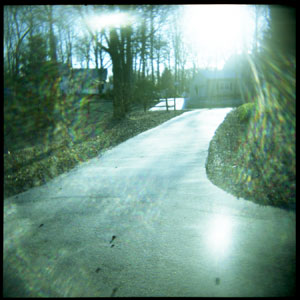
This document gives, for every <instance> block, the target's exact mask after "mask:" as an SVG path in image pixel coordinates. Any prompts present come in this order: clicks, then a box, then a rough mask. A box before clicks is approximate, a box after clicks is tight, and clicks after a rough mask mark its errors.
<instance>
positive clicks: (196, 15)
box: [74, 4, 255, 75]
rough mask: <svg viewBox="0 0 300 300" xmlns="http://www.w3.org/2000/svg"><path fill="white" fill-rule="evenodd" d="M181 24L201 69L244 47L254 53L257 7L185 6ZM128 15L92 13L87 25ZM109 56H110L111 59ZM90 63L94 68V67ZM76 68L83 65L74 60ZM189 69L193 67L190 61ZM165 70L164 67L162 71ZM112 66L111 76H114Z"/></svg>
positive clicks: (118, 21) (105, 23)
mask: <svg viewBox="0 0 300 300" xmlns="http://www.w3.org/2000/svg"><path fill="white" fill-rule="evenodd" d="M183 7H184V9H183V13H182V14H181V18H179V20H178V22H179V26H180V28H181V29H182V32H183V39H184V42H185V43H186V45H187V48H188V49H189V56H190V61H192V60H194V61H196V65H197V66H198V67H199V68H218V69H222V68H223V65H224V63H225V61H226V60H227V59H228V58H229V57H230V56H231V55H232V54H234V53H241V52H242V50H245V51H247V52H248V53H251V48H252V45H253V38H254V32H255V21H254V18H253V7H252V6H249V5H232V4H226V5H216V4H211V5H196V4H193V5H183ZM127 20H128V18H126V15H124V14H118V15H106V16H105V15H102V16H99V15H98V16H97V15H93V16H90V17H89V19H88V20H87V24H88V25H89V26H90V28H91V29H92V30H95V29H98V30H99V29H100V28H101V27H105V26H119V25H120V24H124V23H126V21H127ZM107 59H109V58H107ZM93 64H94V63H93V62H91V63H90V67H94V65H93ZM74 67H80V64H78V63H76V62H75V61H74ZM186 67H187V68H191V67H192V63H191V62H190V63H188V64H187V66H186ZM162 69H163V66H162V68H161V70H162ZM111 73H112V72H111V69H109V75H111Z"/></svg>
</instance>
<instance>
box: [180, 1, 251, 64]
mask: <svg viewBox="0 0 300 300" xmlns="http://www.w3.org/2000/svg"><path fill="white" fill-rule="evenodd" d="M182 29H183V32H184V36H185V39H186V42H187V43H188V44H189V45H190V47H191V48H190V49H191V51H192V52H193V53H196V54H197V57H198V65H199V66H200V67H201V66H202V67H207V66H209V67H218V68H222V67H223V64H224V59H226V58H228V57H229V56H230V54H232V53H236V52H240V51H241V50H242V49H243V45H245V46H246V49H247V50H249V49H250V46H251V41H252V39H253V34H254V29H255V23H254V20H253V18H252V17H251V8H250V7H249V6H247V5H231V4H227V5H216V4H215V5H184V15H183V19H182Z"/></svg>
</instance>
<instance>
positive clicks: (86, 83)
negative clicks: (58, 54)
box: [60, 66, 107, 95]
mask: <svg viewBox="0 0 300 300" xmlns="http://www.w3.org/2000/svg"><path fill="white" fill-rule="evenodd" d="M60 71H61V76H62V80H61V82H60V88H61V90H62V92H63V93H65V94H68V93H78V94H89V95H91V94H99V93H100V92H102V91H103V88H104V84H105V82H106V79H107V69H68V68H67V67H66V66H62V67H61V70H60Z"/></svg>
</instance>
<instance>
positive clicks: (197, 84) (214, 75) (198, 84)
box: [187, 70, 240, 107]
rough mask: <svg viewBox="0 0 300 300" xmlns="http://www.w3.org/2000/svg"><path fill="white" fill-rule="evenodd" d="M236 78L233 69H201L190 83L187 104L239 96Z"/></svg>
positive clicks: (191, 104)
mask: <svg viewBox="0 0 300 300" xmlns="http://www.w3.org/2000/svg"><path fill="white" fill-rule="evenodd" d="M238 78H239V77H238V74H237V73H236V72H234V71H223V70H221V71H218V70H201V71H200V72H198V74H197V75H196V76H195V77H194V79H193V80H192V82H191V84H190V91H189V99H188V102H187V104H188V106H189V107H193V106H194V107H197V106H199V105H201V104H202V103H206V102H214V101H218V102H222V101H224V102H225V101H226V100H227V99H229V100H232V99H235V98H240V92H239V85H238V84H239V82H238Z"/></svg>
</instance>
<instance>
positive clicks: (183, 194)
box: [3, 108, 296, 297]
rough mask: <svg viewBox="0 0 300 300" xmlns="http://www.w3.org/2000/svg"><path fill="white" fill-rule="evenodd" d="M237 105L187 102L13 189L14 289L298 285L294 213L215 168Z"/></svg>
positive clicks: (9, 225) (9, 213)
mask: <svg viewBox="0 0 300 300" xmlns="http://www.w3.org/2000/svg"><path fill="white" fill-rule="evenodd" d="M229 111H230V109H228V108H222V109H212V110H209V109H201V110H195V111H192V112H187V113H184V114H182V115H180V116H178V117H176V118H174V119H171V120H169V121H168V122H165V123H164V124H162V125H160V126H158V127H156V128H153V129H151V130H148V131H146V132H144V133H142V134H140V135H138V136H136V137H134V138H132V139H130V140H128V141H126V142H124V143H122V144H120V145H119V146H117V147H115V148H113V149H111V150H109V151H107V152H105V153H104V155H102V156H101V157H97V158H94V159H92V160H90V161H88V162H86V163H83V164H82V165H80V166H78V167H76V168H75V169H73V170H72V171H70V172H68V173H66V174H62V175H61V176H59V177H57V178H55V179H54V180H52V181H50V182H48V183H47V184H46V185H44V186H41V187H37V188H34V189H31V190H29V191H27V192H24V193H22V194H19V195H16V196H13V197H10V198H7V199H5V202H4V261H3V274H4V278H3V283H4V296H11V297H18V296H19V297H57V296H60V297H84V296H86V297H101V296H104V297H109V296H111V297H118V296H127V297H130V296H144V297H146V296H170V297H172V296H173V297H174V296H176V297H179V296H183V297H185V296H196V297H204V296H213V297H218V296H221V297H225V296H240V297H243V296H249V297H260V296H288V295H292V294H293V293H295V255H296V250H295V249H296V242H295V213H294V212H287V211H284V210H282V209H279V208H272V207H263V206H259V205H257V204H254V203H252V202H250V201H246V200H243V199H237V198H235V197H234V196H232V195H230V194H228V193H226V192H224V191H223V190H221V189H219V188H218V187H216V186H214V185H213V184H212V183H211V182H210V181H209V180H208V179H207V177H206V173H205V160H206V157H207V150H208V146H209V141H210V139H211V138H212V136H213V134H214V131H215V130H216V128H217V127H218V125H219V124H220V123H221V122H222V121H223V119H224V117H225V115H226V114H227V113H228V112H229Z"/></svg>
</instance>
